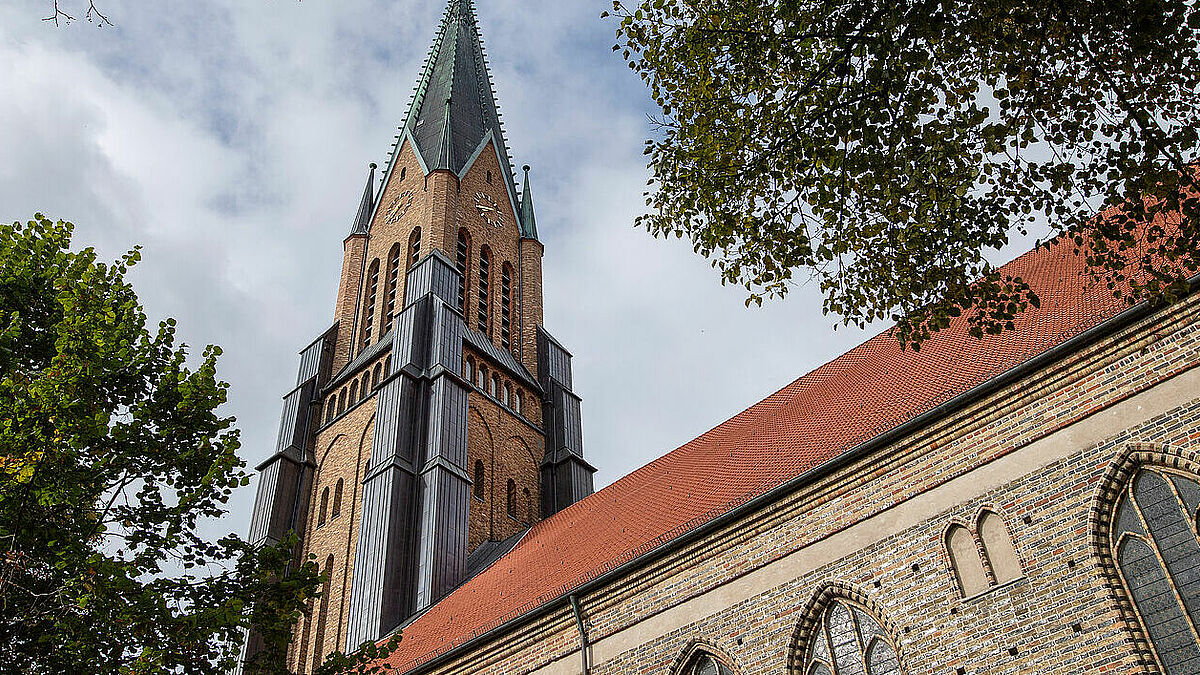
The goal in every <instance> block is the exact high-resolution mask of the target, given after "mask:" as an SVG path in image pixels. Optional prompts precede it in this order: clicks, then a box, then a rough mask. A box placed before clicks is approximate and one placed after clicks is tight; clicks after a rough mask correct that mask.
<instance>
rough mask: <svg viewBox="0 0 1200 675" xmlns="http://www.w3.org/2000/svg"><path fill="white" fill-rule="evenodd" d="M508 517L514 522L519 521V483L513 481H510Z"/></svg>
mask: <svg viewBox="0 0 1200 675" xmlns="http://www.w3.org/2000/svg"><path fill="white" fill-rule="evenodd" d="M507 501H508V504H507V511H508V517H509V518H512V519H513V520H516V519H517V483H516V481H514V480H513V479H511V478H509V479H508V500H507Z"/></svg>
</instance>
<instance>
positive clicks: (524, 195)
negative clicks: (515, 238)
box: [520, 164, 537, 239]
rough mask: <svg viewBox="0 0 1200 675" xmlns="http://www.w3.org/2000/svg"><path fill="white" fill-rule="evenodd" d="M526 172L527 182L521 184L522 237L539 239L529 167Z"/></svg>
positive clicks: (524, 167) (525, 169)
mask: <svg viewBox="0 0 1200 675" xmlns="http://www.w3.org/2000/svg"><path fill="white" fill-rule="evenodd" d="M521 169H522V170H524V171H525V182H523V183H521V214H520V215H521V236H522V237H529V238H530V239H537V219H535V218H534V217H533V190H531V189H530V187H529V165H528V164H526V165H525V166H523V167H521Z"/></svg>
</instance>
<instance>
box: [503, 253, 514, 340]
mask: <svg viewBox="0 0 1200 675" xmlns="http://www.w3.org/2000/svg"><path fill="white" fill-rule="evenodd" d="M512 305H513V303H512V265H510V264H508V263H504V267H503V268H501V271H500V346H501V347H503V348H505V349H512Z"/></svg>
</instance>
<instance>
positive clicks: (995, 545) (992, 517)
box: [946, 509, 1024, 598]
mask: <svg viewBox="0 0 1200 675" xmlns="http://www.w3.org/2000/svg"><path fill="white" fill-rule="evenodd" d="M946 552H947V553H948V554H949V556H950V567H951V568H953V570H954V576H955V578H956V580H957V581H958V590H959V592H961V593H962V596H963V597H964V598H969V597H971V596H974V595H978V594H980V593H982V592H984V591H986V590H987V589H989V588H991V587H993V586H998V585H1000V584H1006V583H1008V582H1010V581H1014V580H1016V579H1020V578H1021V577H1022V576H1024V572H1022V571H1021V560H1020V558H1019V557H1018V556H1017V548H1016V546H1014V545H1013V540H1012V536H1010V535H1009V533H1008V526H1006V525H1005V524H1004V519H1003V518H1001V517H1000V516H999V515H998V514H996V512H994V511H990V510H987V509H984V510H983V511H980V512H979V518H977V519H976V521H975V529H974V531H973V532H972V530H969V529H967V527H966V526H964V525H960V524H958V523H955V524H953V525H951V526H950V527H949V528H947V530H946Z"/></svg>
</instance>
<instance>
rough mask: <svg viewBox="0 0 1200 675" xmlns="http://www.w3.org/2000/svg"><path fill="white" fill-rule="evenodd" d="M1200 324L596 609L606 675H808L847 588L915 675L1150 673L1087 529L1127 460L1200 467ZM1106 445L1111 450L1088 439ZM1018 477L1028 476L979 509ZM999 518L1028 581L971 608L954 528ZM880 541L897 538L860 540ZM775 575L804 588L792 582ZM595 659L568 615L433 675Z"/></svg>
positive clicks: (504, 638) (1153, 327) (1025, 391)
mask: <svg viewBox="0 0 1200 675" xmlns="http://www.w3.org/2000/svg"><path fill="white" fill-rule="evenodd" d="M1198 316H1200V298H1197V297H1196V296H1192V297H1191V298H1189V299H1187V300H1185V301H1184V302H1183V303H1181V304H1178V305H1176V306H1174V307H1172V308H1169V309H1166V310H1163V311H1160V312H1158V313H1156V314H1154V315H1152V316H1150V317H1149V318H1147V319H1144V320H1142V321H1140V322H1138V323H1136V324H1135V325H1133V326H1130V327H1128V328H1126V329H1123V330H1121V331H1120V332H1119V333H1117V334H1116V335H1113V336H1109V337H1107V338H1105V339H1103V340H1101V341H1100V342H1098V343H1095V344H1093V345H1092V346H1090V347H1087V348H1085V349H1083V350H1081V351H1078V352H1076V353H1074V354H1071V355H1069V356H1067V357H1064V358H1063V359H1061V360H1060V361H1058V362H1056V363H1054V364H1051V365H1048V366H1046V367H1043V368H1042V369H1040V370H1039V371H1037V372H1035V373H1033V374H1030V375H1028V376H1026V377H1025V378H1024V379H1022V380H1020V381H1018V382H1016V383H1014V384H1011V385H1009V386H1007V387H1006V388H1004V389H1002V390H1000V391H997V392H994V393H992V394H991V395H989V396H988V397H986V398H985V399H983V400H981V401H977V402H976V403H974V404H971V405H969V406H967V407H965V408H964V409H962V410H959V411H956V412H955V413H954V414H953V415H951V416H949V417H948V418H946V419H943V420H942V421H940V422H938V423H935V424H933V425H931V426H928V427H925V428H923V429H921V430H919V431H917V432H914V433H913V434H911V435H909V436H908V437H905V438H903V439H900V440H898V441H896V442H894V443H892V444H891V445H888V446H886V447H883V448H880V449H878V450H876V451H874V452H873V453H871V454H870V455H869V456H865V457H862V458H861V459H859V460H857V461H856V462H855V463H853V464H851V465H848V466H846V467H845V468H843V469H842V470H840V471H838V472H837V473H835V474H833V475H830V476H826V477H823V478H821V479H819V480H816V481H814V482H812V483H811V484H808V485H806V486H805V487H803V488H801V489H799V490H797V491H794V492H792V493H790V494H787V495H784V496H781V497H780V498H779V499H777V500H774V501H772V502H771V503H770V504H768V505H766V506H764V507H762V508H760V509H758V510H756V511H754V512H753V513H748V514H746V515H744V516H743V517H741V518H740V519H738V520H737V521H736V522H732V523H730V524H728V525H726V526H724V527H722V528H720V529H718V530H715V531H713V532H710V533H708V534H707V535H706V536H704V537H703V538H702V539H700V540H698V541H695V542H692V543H690V544H687V545H684V546H681V547H679V548H678V549H676V550H674V551H673V552H671V553H669V554H668V555H666V556H664V557H661V558H658V559H656V560H653V561H652V562H650V563H649V564H647V565H645V566H641V567H638V568H636V569H633V570H631V571H630V572H629V573H628V574H626V575H624V576H621V577H619V578H616V579H614V580H611V581H610V582H609V583H608V584H607V585H605V586H603V587H601V588H598V589H595V590H593V591H591V592H589V593H587V594H585V595H584V596H583V597H581V598H580V599H581V602H582V604H583V606H584V608H585V611H586V614H587V620H588V624H589V639H590V640H591V641H592V642H593V643H595V644H596V646H595V647H594V648H593V652H592V656H593V659H594V661H593V663H594V668H593V671H592V672H594V673H596V674H597V675H605V674H607V673H662V674H664V675H665V674H666V673H668V672H669V671H670V669H671V668H672V664H675V663H676V661H677V659H678V657H679V655H680V654H681V653H682V652H683V650H684V649H686V648H687V646H688V645H689V644H691V643H692V642H693V641H695V640H704V641H707V642H709V643H712V644H715V645H717V646H719V647H720V648H721V650H722V651H724V652H725V653H727V654H729V655H730V656H731V658H733V659H734V661H735V663H734V664H732V665H734V666H735V671H736V672H738V673H741V674H742V675H753V674H758V673H780V672H798V671H789V670H788V668H789V663H790V662H791V661H790V660H789V659H791V660H795V659H796V658H798V657H797V656H796V652H797V650H798V649H802V648H803V645H795V644H793V641H794V639H795V632H796V627H797V626H798V624H799V622H800V619H801V618H802V616H803V615H804V614H805V607H806V605H807V604H808V603H809V601H810V600H811V599H812V598H813V597H814V594H816V593H817V592H818V591H819V590H820V589H821V588H822V587H823V586H825V585H826V584H829V583H832V582H838V583H844V584H848V585H850V586H852V587H854V588H857V589H861V592H862V594H863V595H864V596H866V597H869V598H870V599H871V600H872V601H873V602H875V603H876V604H877V605H878V606H879V607H880V608H881V612H882V614H884V616H882V617H881V618H882V619H884V620H885V621H887V622H888V623H889V625H891V626H893V627H894V628H895V632H896V634H895V635H893V636H892V637H893V638H894V639H895V640H896V642H897V643H898V644H899V646H900V649H901V656H902V659H903V661H904V663H905V664H906V667H907V672H908V673H909V674H910V675H916V674H924V673H930V674H932V673H939V674H941V673H957V672H963V673H1095V672H1099V673H1131V672H1150V671H1146V670H1144V666H1143V665H1141V664H1142V663H1143V660H1144V655H1143V656H1139V654H1138V651H1137V649H1136V642H1135V635H1136V628H1135V627H1133V626H1130V625H1129V623H1128V621H1126V620H1125V619H1123V618H1122V616H1123V615H1122V614H1121V612H1120V611H1119V610H1118V604H1117V598H1118V597H1119V596H1118V595H1117V594H1116V592H1115V591H1114V590H1113V588H1112V586H1111V583H1112V580H1111V578H1109V577H1106V576H1105V575H1104V574H1102V573H1101V571H1100V570H1099V569H1098V567H1097V560H1096V559H1095V556H1093V555H1092V554H1091V553H1089V548H1088V531H1089V525H1088V514H1089V509H1090V508H1091V507H1092V504H1093V503H1094V502H1095V500H1096V495H1097V492H1098V490H1099V486H1100V482H1101V479H1102V477H1103V475H1104V473H1105V471H1106V470H1107V468H1108V467H1109V465H1110V464H1112V463H1113V462H1114V461H1115V458H1116V457H1118V456H1119V455H1120V454H1121V452H1122V449H1123V448H1125V447H1126V446H1128V445H1129V444H1130V443H1134V442H1138V443H1147V442H1149V443H1155V444H1158V445H1159V446H1161V447H1164V448H1168V449H1169V450H1170V451H1172V452H1180V453H1191V452H1195V451H1197V450H1200V400H1197V397H1200V386H1197V383H1200V379H1198V378H1197V373H1200V371H1197V370H1192V369H1193V368H1194V367H1195V366H1196V365H1198V364H1200V324H1198V322H1197V318H1198ZM1140 392H1145V393H1144V394H1140ZM1162 392H1167V393H1169V394H1170V396H1168V397H1167V398H1163V397H1164V396H1166V394H1163V393H1162ZM1145 396H1158V399H1155V400H1165V401H1171V402H1172V403H1171V405H1172V406H1173V407H1172V408H1170V409H1164V410H1162V411H1155V412H1154V414H1153V415H1152V416H1151V417H1150V418H1148V419H1144V420H1141V421H1137V420H1138V419H1140V417H1141V416H1143V415H1150V412H1147V411H1150V410H1151V408H1148V407H1146V405H1145V404H1144V401H1148V400H1150V399H1145V398H1144V397H1145ZM1093 428H1095V429H1102V430H1106V431H1104V433H1105V434H1107V435H1106V436H1104V437H1103V438H1102V439H1097V440H1092V439H1090V437H1088V436H1087V435H1086V434H1084V433H1083V432H1082V431H1081V430H1084V429H1093ZM1092 433H1096V432H1092ZM1081 439H1082V440H1081ZM1045 443H1053V444H1058V446H1059V450H1058V452H1060V453H1061V455H1062V456H1061V458H1060V459H1058V460H1056V461H1053V462H1050V463H1049V464H1044V465H1035V464H1030V465H1029V466H1028V467H1027V470H1026V469H1025V468H1023V465H1022V464H1015V465H1014V464H1012V462H1015V461H1017V459H1012V460H1011V461H1010V457H1011V458H1022V457H1027V456H1031V455H1024V454H1021V453H1024V452H1034V451H1035V450H1037V452H1042V450H1040V449H1039V448H1041V446H1042V444H1045ZM1063 444H1065V445H1063ZM1064 448H1065V449H1064ZM1020 461H1026V460H1020ZM1006 462H1008V464H1006ZM1001 465H1004V466H1007V467H1008V468H1007V469H1006V470H1007V471H1009V472H1010V473H1012V475H1013V476H1014V478H1012V479H1011V480H1007V482H1004V483H1002V484H997V485H996V486H994V487H988V488H987V489H986V491H984V492H982V493H980V494H972V491H973V490H974V486H987V485H990V483H988V482H987V480H988V479H987V476H989V475H992V473H994V472H995V470H996V469H995V467H998V466H1001ZM964 486H965V487H964ZM955 491H957V492H955ZM959 493H961V494H962V495H964V496H963V498H962V499H961V500H959V501H957V502H955V501H953V500H952V501H951V502H949V503H948V504H947V505H946V506H944V507H938V508H939V509H940V510H938V511H937V512H936V514H934V515H932V517H925V518H924V519H923V520H920V521H919V522H917V523H916V524H912V525H905V526H903V527H900V526H899V525H892V524H889V523H900V522H901V521H900V519H899V515H897V514H901V513H905V512H906V511H905V509H906V508H907V507H908V506H909V505H910V504H918V503H938V502H930V501H928V500H931V499H933V498H934V496H937V495H942V496H940V497H938V498H939V499H943V500H945V499H947V498H946V497H945V495H946V494H951V495H957V494H959ZM922 500H925V502H922ZM985 506H986V507H988V508H991V509H993V510H995V511H996V512H997V513H999V514H1000V515H1001V516H1002V517H1003V519H1004V520H1005V522H1006V524H1007V526H1008V528H1009V529H1010V531H1011V532H1012V535H1013V538H1014V540H1015V542H1016V546H1017V550H1018V554H1019V556H1020V558H1021V561H1022V565H1023V567H1024V571H1025V575H1024V577H1022V578H1021V579H1019V580H1018V581H1016V582H1014V583H1012V584H1010V585H1007V586H1003V587H999V588H996V589H994V590H992V591H990V592H988V593H985V594H983V595H982V596H980V597H977V598H974V599H969V600H963V599H962V598H960V597H959V595H958V590H957V588H956V586H955V582H954V577H953V574H952V571H951V569H950V567H949V561H948V559H947V557H946V553H945V549H944V546H943V537H944V535H945V531H946V527H947V525H948V524H949V523H950V521H951V520H952V519H958V520H960V521H964V522H966V521H969V520H970V519H972V518H973V517H975V515H976V514H978V513H979V510H980V509H981V508H983V507H985ZM910 510H911V509H910ZM880 528H882V530H881V529H880ZM889 528H892V529H894V531H892V529H889ZM874 531H881V532H883V534H881V535H880V536H877V537H867V536H865V535H862V534H861V533H862V532H874ZM884 535H886V536H884ZM827 542H828V543H827ZM835 544H836V545H835ZM830 547H833V548H830ZM810 552H811V553H810ZM793 554H794V555H793ZM806 560H809V561H812V562H811V563H806V562H805V561H806ZM781 566H782V567H781ZM810 566H811V567H812V568H811V569H808V567H810ZM778 569H795V570H797V574H796V575H795V576H790V577H788V576H785V577H783V578H782V579H780V578H776V577H778V573H777V571H776V570H778ZM768 572H771V574H768ZM772 575H774V576H772ZM768 578H769V579H774V580H773V581H771V583H770V584H768V585H767V586H766V587H765V588H763V589H761V590H760V591H758V592H756V594H754V595H751V596H749V597H742V596H741V595H739V592H741V591H738V589H741V590H744V589H745V588H747V587H749V584H750V582H751V581H755V583H758V582H757V581H756V580H758V579H768ZM735 591H738V592H735ZM1077 631H1078V632H1077ZM578 649H579V637H578V635H577V633H576V629H575V625H574V620H573V618H572V617H571V614H570V611H569V609H567V608H565V607H563V606H561V605H560V606H559V607H558V608H557V609H555V610H554V611H553V612H551V613H549V614H546V615H543V616H541V617H539V618H538V619H536V620H535V621H533V622H531V623H520V622H518V623H515V624H513V625H512V626H511V627H510V628H509V629H507V630H505V631H500V632H498V633H497V634H496V635H495V636H494V638H493V639H490V640H489V641H487V642H486V643H480V644H478V645H475V646H473V648H472V649H470V650H469V651H466V652H463V653H462V654H457V655H455V656H454V658H451V659H447V660H445V661H441V662H439V663H438V664H436V667H434V668H421V669H419V670H420V672H437V673H533V672H537V673H546V674H550V673H564V674H565V673H578V672H579V654H578ZM1014 654H1015V655H1014ZM959 669H962V670H961V671H960V670H959Z"/></svg>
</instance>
